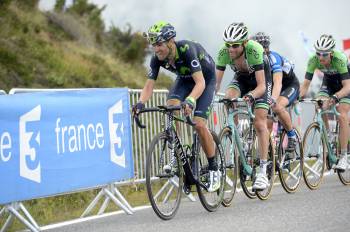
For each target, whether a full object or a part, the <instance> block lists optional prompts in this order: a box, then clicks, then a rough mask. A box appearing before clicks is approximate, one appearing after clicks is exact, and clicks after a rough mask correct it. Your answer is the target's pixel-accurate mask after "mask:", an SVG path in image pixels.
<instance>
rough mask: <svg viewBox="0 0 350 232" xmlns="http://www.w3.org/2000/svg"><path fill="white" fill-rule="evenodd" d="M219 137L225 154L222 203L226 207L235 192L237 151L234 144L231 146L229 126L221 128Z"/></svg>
mask: <svg viewBox="0 0 350 232" xmlns="http://www.w3.org/2000/svg"><path fill="white" fill-rule="evenodd" d="M219 137H220V142H221V146H222V149H223V155H224V156H225V161H226V179H225V185H224V196H223V200H222V205H223V206H225V207H228V206H230V205H231V203H232V200H233V197H234V195H235V193H236V187H237V176H238V156H237V154H238V153H237V148H236V146H233V144H232V132H231V129H230V128H229V127H225V128H224V129H222V130H221V132H220V136H219ZM232 150H233V151H232Z"/></svg>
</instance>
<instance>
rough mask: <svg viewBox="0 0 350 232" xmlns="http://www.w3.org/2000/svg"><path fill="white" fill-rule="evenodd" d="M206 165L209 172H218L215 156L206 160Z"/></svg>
mask: <svg viewBox="0 0 350 232" xmlns="http://www.w3.org/2000/svg"><path fill="white" fill-rule="evenodd" d="M208 164H209V167H208V169H209V170H211V171H217V170H218V164H217V162H216V159H215V156H214V157H211V158H208Z"/></svg>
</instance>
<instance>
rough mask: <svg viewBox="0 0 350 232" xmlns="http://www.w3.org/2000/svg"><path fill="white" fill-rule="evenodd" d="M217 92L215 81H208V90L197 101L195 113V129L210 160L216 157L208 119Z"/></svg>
mask: <svg viewBox="0 0 350 232" xmlns="http://www.w3.org/2000/svg"><path fill="white" fill-rule="evenodd" d="M214 90H215V79H214V81H206V88H205V90H204V91H203V93H202V95H201V96H200V97H199V98H198V100H197V106H196V109H195V111H194V121H195V123H196V126H195V129H196V131H197V133H198V135H199V140H200V143H201V144H202V147H203V150H204V152H205V154H206V156H207V157H208V158H212V157H214V156H215V149H214V142H213V137H212V136H211V133H210V131H209V129H208V126H207V119H208V116H209V114H210V111H211V102H212V100H213V96H214Z"/></svg>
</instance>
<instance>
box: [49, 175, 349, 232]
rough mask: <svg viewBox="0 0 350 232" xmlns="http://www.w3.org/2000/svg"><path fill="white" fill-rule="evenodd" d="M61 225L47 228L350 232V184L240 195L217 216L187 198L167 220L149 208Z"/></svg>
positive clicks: (62, 231) (59, 231)
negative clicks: (262, 196)
mask: <svg viewBox="0 0 350 232" xmlns="http://www.w3.org/2000/svg"><path fill="white" fill-rule="evenodd" d="M56 226H57V225H55V226H50V227H47V228H46V229H45V228H43V229H45V231H49V232H73V231H74V232H80V231H81V232H83V231H84V232H89V231H93V232H108V231H113V232H114V231H128V232H134V231H135V232H138V231H139V232H148V231H150V232H151V231H152V232H155V231H157V232H158V231H166V232H173V231H201V232H209V231H211V232H213V231H214V232H219V231H230V232H231V231H232V232H233V231H235V232H236V231H269V232H271V231H284V232H285V231H298V232H300V231H307V232H311V231H317V232H320V231H350V186H344V185H343V184H341V182H340V181H339V180H338V176H337V175H331V176H327V177H326V178H325V179H324V181H323V183H322V185H321V187H320V189H318V190H314V191H311V190H309V189H308V188H307V187H306V186H305V184H304V183H303V182H302V184H301V186H300V187H299V189H298V191H297V192H296V193H294V194H287V193H286V192H285V191H284V190H283V189H282V187H281V186H280V185H277V186H275V187H274V189H273V193H272V195H271V196H270V199H268V200H267V201H260V200H259V199H254V200H251V199H248V198H247V197H246V196H245V195H244V193H243V192H239V193H238V194H236V196H235V198H234V203H233V205H232V206H231V207H228V208H224V207H221V208H219V209H218V211H217V212H214V213H209V212H207V211H206V210H205V209H204V208H203V207H202V205H201V204H200V202H199V200H197V201H196V202H190V201H189V200H187V199H184V200H183V201H182V202H181V205H180V209H179V211H178V212H177V215H176V216H175V217H174V218H173V219H172V220H170V221H162V220H161V219H159V218H158V217H157V216H156V215H155V213H154V212H153V210H152V208H149V207H148V208H145V209H142V210H138V211H136V212H135V213H134V214H133V215H126V214H124V213H121V214H117V215H112V216H107V217H102V218H98V219H94V220H89V221H85V222H80V223H74V224H70V225H66V226H59V227H56ZM52 227H56V228H53V229H52ZM49 228H51V229H49Z"/></svg>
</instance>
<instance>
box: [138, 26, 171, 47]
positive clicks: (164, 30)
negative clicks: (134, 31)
mask: <svg viewBox="0 0 350 232" xmlns="http://www.w3.org/2000/svg"><path fill="white" fill-rule="evenodd" d="M143 35H144V36H145V37H146V38H147V40H148V42H149V43H150V44H155V43H159V42H165V41H168V40H170V39H171V38H174V37H175V36H176V31H175V28H174V27H173V26H172V25H171V24H170V23H167V22H164V21H159V22H157V23H156V24H154V25H153V26H151V27H150V28H149V29H148V32H147V33H144V34H143Z"/></svg>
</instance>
